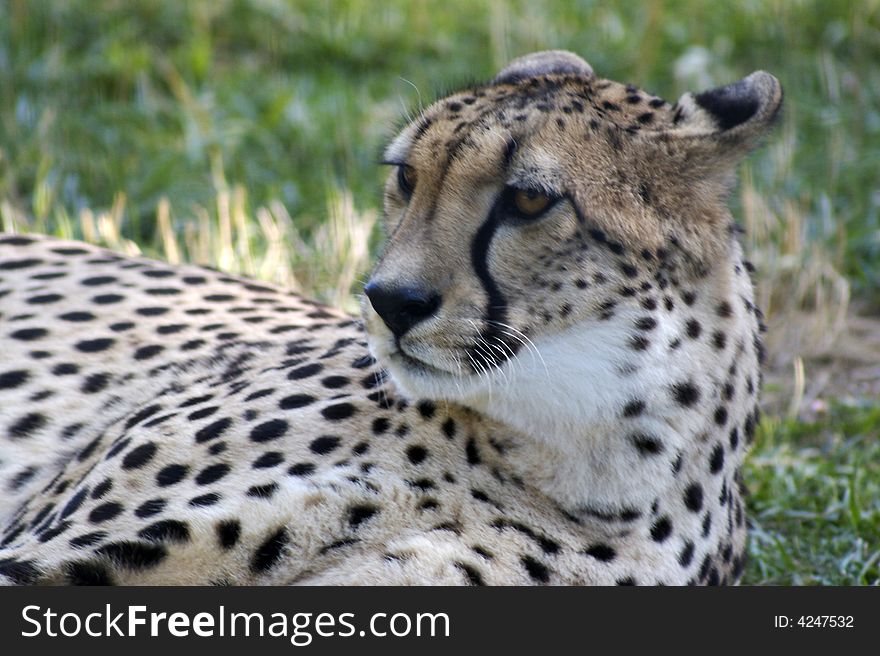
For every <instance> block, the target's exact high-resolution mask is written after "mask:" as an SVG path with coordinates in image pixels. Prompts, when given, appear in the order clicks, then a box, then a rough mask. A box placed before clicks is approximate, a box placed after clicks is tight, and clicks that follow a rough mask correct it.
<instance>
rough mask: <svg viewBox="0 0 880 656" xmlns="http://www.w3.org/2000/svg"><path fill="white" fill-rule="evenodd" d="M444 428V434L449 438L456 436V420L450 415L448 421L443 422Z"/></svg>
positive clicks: (442, 427)
mask: <svg viewBox="0 0 880 656" xmlns="http://www.w3.org/2000/svg"><path fill="white" fill-rule="evenodd" d="M440 428H441V429H442V430H443V434H444V435H446V437H447V438H448V439H450V440H451V439H452V438H454V437H455V420H454V419H452V417H450V418H449V419H447V420H446V421H444V422H443V425H442V426H441V427H440Z"/></svg>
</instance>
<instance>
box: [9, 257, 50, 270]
mask: <svg viewBox="0 0 880 656" xmlns="http://www.w3.org/2000/svg"><path fill="white" fill-rule="evenodd" d="M42 262H43V260H39V259H37V258H33V257H30V258H26V259H22V260H3V261H2V262H0V271H16V270H18V269H27V268H30V267H33V266H37V265H38V264H42Z"/></svg>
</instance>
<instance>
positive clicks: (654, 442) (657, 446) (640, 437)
mask: <svg viewBox="0 0 880 656" xmlns="http://www.w3.org/2000/svg"><path fill="white" fill-rule="evenodd" d="M630 439H631V440H632V441H633V444H635V447H636V449H638V450H639V453H640V454H641V455H643V456H655V455H657V454H658V453H662V452H663V449H664V447H663V442H661V441H660V440H658V439H657V438H656V437H654V436H653V435H645V434H644V433H636V434H635V435H632V436H631V437H630Z"/></svg>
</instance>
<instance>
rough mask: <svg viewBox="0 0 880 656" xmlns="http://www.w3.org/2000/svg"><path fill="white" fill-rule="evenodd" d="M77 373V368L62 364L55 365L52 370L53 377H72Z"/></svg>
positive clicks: (66, 363)
mask: <svg viewBox="0 0 880 656" xmlns="http://www.w3.org/2000/svg"><path fill="white" fill-rule="evenodd" d="M78 372H79V366H77V365H75V364H73V363H70V362H63V363H61V364H58V365H55V367H54V368H53V369H52V375H53V376H72V375H73V374H75V373H78Z"/></svg>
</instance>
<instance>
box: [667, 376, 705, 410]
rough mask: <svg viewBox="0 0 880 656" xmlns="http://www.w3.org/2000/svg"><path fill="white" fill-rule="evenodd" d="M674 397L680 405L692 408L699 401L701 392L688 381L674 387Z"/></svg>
mask: <svg viewBox="0 0 880 656" xmlns="http://www.w3.org/2000/svg"><path fill="white" fill-rule="evenodd" d="M672 396H673V398H674V399H675V401H676V402H677V403H678V404H679V405H681V406H684V407H690V406H692V405H694V403H696V402H697V401H699V399H700V391H699V390H698V389H697V388H696V387H694V384H693V383H692V382H690V381H686V382H683V383H676V384H675V385H673V386H672Z"/></svg>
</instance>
